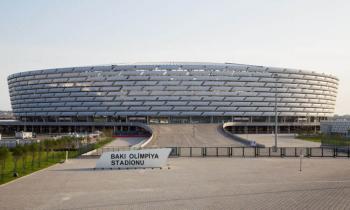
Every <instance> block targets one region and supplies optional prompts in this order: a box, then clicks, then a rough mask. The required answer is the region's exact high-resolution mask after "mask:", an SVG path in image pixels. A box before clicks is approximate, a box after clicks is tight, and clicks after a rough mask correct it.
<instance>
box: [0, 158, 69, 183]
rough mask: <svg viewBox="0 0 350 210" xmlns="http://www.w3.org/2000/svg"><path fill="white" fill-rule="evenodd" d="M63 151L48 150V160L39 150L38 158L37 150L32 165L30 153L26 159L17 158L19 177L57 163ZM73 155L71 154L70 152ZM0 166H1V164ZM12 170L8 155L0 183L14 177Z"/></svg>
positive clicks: (12, 165)
mask: <svg viewBox="0 0 350 210" xmlns="http://www.w3.org/2000/svg"><path fill="white" fill-rule="evenodd" d="M65 155H66V153H65V152H63V151H62V152H49V154H48V160H47V159H46V152H41V155H40V159H39V152H36V153H35V159H34V165H32V154H28V155H27V156H26V159H22V158H21V159H19V160H18V161H17V173H18V175H19V177H21V176H25V175H27V174H30V173H33V172H35V171H38V170H40V169H43V168H46V167H49V166H51V165H53V164H56V163H59V162H61V161H62V160H64V159H65ZM72 155H73V154H72ZM1 167H3V166H2V165H1ZM13 172H14V160H13V157H12V155H10V156H9V157H8V158H7V159H6V162H5V169H4V171H3V174H1V173H0V184H3V183H6V182H9V181H11V180H13V179H16V177H13Z"/></svg>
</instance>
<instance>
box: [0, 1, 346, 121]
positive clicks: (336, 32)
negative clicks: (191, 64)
mask: <svg viewBox="0 0 350 210" xmlns="http://www.w3.org/2000/svg"><path fill="white" fill-rule="evenodd" d="M349 11H350V1H348V0H341V1H338V0H332V1H331V0H278V1H277V0H227V1H225V0H198V1H197V0H176V1H175V0H139V1H138V0H130V1H125V0H121V1H119V0H110V1H108V0H95V1H92V0H81V1H79V0H71V1H68V0H50V1H47V0H37V1H34V0H33V1H30V0H23V1H18V0H8V1H4V0H0V110H11V104H10V99H9V93H8V87H7V76H8V75H10V74H13V73H17V72H21V71H28V70H38V69H45V68H57V67H71V66H80V65H83V66H86V65H100V64H115V63H134V62H158V61H195V62H201V61H203V62H232V63H241V64H253V65H264V66H274V67H285V68H296V69H304V70H313V71H317V72H324V73H328V74H332V75H335V76H337V77H338V78H339V79H340V85H339V93H338V98H337V105H336V110H335V113H336V114H350V107H349V106H348V104H350V52H349V51H350V12H349Z"/></svg>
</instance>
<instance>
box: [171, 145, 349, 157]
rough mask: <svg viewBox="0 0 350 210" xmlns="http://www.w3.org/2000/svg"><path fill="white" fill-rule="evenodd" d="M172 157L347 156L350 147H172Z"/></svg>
mask: <svg viewBox="0 0 350 210" xmlns="http://www.w3.org/2000/svg"><path fill="white" fill-rule="evenodd" d="M171 149H172V150H171V153H170V157H300V155H303V156H304V157H334V158H335V157H346V158H350V148H349V147H346V148H339V147H338V148H323V147H309V148H302V147H285V148H277V150H275V148H272V147H172V148H171Z"/></svg>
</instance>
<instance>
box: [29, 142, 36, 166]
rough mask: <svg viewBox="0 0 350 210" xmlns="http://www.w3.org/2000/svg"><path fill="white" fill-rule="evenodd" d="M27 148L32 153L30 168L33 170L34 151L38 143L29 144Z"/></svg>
mask: <svg viewBox="0 0 350 210" xmlns="http://www.w3.org/2000/svg"><path fill="white" fill-rule="evenodd" d="M29 150H30V152H31V153H32V170H33V168H34V161H35V156H36V152H37V151H38V144H37V143H32V144H30V145H29Z"/></svg>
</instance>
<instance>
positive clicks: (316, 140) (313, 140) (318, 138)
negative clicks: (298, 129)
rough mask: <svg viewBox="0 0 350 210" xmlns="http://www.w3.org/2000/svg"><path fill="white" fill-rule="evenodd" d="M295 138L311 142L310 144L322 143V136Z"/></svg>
mask: <svg viewBox="0 0 350 210" xmlns="http://www.w3.org/2000/svg"><path fill="white" fill-rule="evenodd" d="M297 138H298V139H302V140H305V141H312V142H321V141H322V136H300V137H297Z"/></svg>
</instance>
